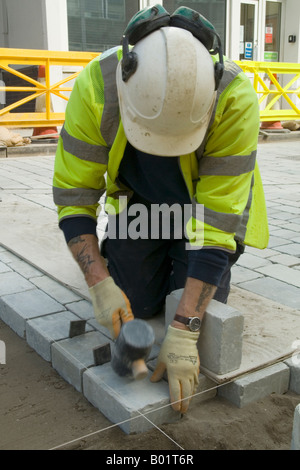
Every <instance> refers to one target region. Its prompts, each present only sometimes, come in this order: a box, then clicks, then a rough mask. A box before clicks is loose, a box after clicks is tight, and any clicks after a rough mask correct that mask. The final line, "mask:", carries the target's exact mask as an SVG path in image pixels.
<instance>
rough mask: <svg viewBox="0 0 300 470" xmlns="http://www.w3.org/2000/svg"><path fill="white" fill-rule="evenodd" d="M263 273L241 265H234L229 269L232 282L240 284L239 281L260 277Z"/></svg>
mask: <svg viewBox="0 0 300 470" xmlns="http://www.w3.org/2000/svg"><path fill="white" fill-rule="evenodd" d="M262 277H263V274H260V273H259V272H257V271H253V270H252V269H247V268H245V267H243V266H238V265H235V266H233V267H232V269H231V282H232V284H240V283H241V282H245V281H250V280H252V279H259V278H262Z"/></svg>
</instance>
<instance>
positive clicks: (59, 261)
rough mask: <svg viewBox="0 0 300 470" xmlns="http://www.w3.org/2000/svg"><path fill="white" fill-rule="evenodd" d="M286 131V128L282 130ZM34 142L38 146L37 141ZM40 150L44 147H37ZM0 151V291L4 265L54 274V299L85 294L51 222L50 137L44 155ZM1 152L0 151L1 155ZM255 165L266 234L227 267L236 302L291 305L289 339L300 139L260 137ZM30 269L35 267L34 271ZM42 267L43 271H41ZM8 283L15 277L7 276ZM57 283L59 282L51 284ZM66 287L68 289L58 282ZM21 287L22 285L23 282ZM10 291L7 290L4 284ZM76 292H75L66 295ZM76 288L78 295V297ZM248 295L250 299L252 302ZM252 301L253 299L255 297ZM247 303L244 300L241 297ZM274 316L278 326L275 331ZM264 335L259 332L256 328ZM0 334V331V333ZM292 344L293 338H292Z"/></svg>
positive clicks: (299, 264)
mask: <svg viewBox="0 0 300 470" xmlns="http://www.w3.org/2000/svg"><path fill="white" fill-rule="evenodd" d="M285 137H286V136H285ZM35 148H36V147H35ZM40 153H43V152H42V151H40ZM1 155H2V158H0V190H1V191H0V200H1V202H0V220H1V231H0V295H1V289H6V291H5V293H7V289H10V288H12V289H13V287H7V285H6V286H4V284H3V283H2V287H1V273H3V274H6V273H7V271H8V270H10V271H12V272H13V273H18V274H19V275H21V276H24V278H25V279H26V278H27V279H28V276H29V275H30V276H31V278H33V279H35V280H36V281H35V283H36V285H37V286H38V287H39V288H43V285H45V284H44V281H45V278H47V279H52V280H53V281H57V282H58V283H59V285H60V286H61V288H62V290H59V289H58V290H57V289H56V288H55V289H54V288H53V286H51V285H49V284H47V288H45V289H46V290H47V293H48V294H49V295H50V296H51V297H52V298H53V300H57V301H62V300H61V297H62V296H65V295H68V296H69V298H65V302H69V303H71V302H72V301H75V300H76V301H78V299H87V300H88V299H89V296H88V291H87V287H86V285H85V282H84V279H83V276H82V274H81V272H80V270H79V268H78V266H77V264H76V263H75V262H74V260H73V259H72V257H71V255H70V253H69V251H68V249H67V247H66V244H65V241H64V238H63V235H62V232H61V231H60V230H59V229H58V227H57V215H56V208H55V206H54V204H53V201H52V188H51V186H52V175H53V165H54V152H53V145H49V146H47V149H46V150H45V153H44V154H43V155H41V154H39V152H37V151H36V150H35V152H34V153H30V151H29V149H26V152H22V151H20V150H18V153H14V152H13V151H12V149H11V150H10V152H9V154H8V153H6V154H5V155H4V153H2V154H1ZM1 155H0V157H1ZM258 163H259V166H260V170H261V174H262V179H263V184H264V189H265V195H266V201H267V207H268V218H269V229H270V242H269V246H268V248H267V249H265V250H263V251H261V250H257V249H254V248H250V247H247V249H246V252H245V254H244V255H243V256H242V257H241V258H240V260H239V263H238V264H237V265H236V266H235V267H234V268H233V270H232V286H233V290H234V293H235V306H236V307H237V306H238V304H239V299H241V298H242V297H244V299H247V302H249V299H250V301H251V300H252V299H253V300H254V304H255V303H256V304H257V302H260V303H261V305H265V302H271V304H270V303H269V304H268V305H269V306H270V305H271V306H274V305H275V306H276V308H277V309H278V310H279V311H280V315H281V317H282V325H281V326H282V327H283V326H284V324H285V316H284V315H285V312H287V313H290V312H291V311H292V313H293V315H294V314H295V313H296V315H297V319H298V323H297V326H296V328H295V334H294V339H295V340H297V341H298V340H299V335H300V147H299V141H297V140H288V139H286V138H285V139H284V140H276V141H270V142H269V141H267V142H260V144H259V147H258ZM105 225H106V216H105V215H104V214H100V216H99V221H98V235H99V239H101V237H102V235H103V233H104V229H105ZM34 269H37V270H38V271H39V274H38V273H37V272H36V277H34ZM41 274H42V276H41ZM12 284H13V278H12V283H11V285H12ZM56 287H57V286H56ZM65 288H67V289H66V290H64V289H65ZM25 290H26V289H25ZM8 293H9V292H8ZM72 296H74V297H72ZM76 296H77V298H76ZM250 303H251V302H250ZM254 304H253V305H254ZM244 307H245V305H244ZM281 326H280V321H279V323H278V318H277V324H276V328H277V332H275V335H274V336H275V340H276V341H277V334H278V335H280V328H281ZM262 336H263V334H262ZM0 340H1V337H0ZM297 344H298V343H297Z"/></svg>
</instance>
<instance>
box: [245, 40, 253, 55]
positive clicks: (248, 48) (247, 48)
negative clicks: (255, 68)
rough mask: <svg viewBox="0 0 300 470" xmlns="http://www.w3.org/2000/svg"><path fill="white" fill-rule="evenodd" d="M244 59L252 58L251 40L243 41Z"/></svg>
mask: <svg viewBox="0 0 300 470" xmlns="http://www.w3.org/2000/svg"><path fill="white" fill-rule="evenodd" d="M245 59H252V42H246V43H245Z"/></svg>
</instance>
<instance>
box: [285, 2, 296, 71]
mask: <svg viewBox="0 0 300 470" xmlns="http://www.w3.org/2000/svg"><path fill="white" fill-rule="evenodd" d="M290 34H293V35H295V36H296V42H295V43H289V42H288V37H289V35H290ZM281 42H282V51H283V60H284V62H292V63H299V62H300V1H299V0H286V6H285V17H284V22H283V34H282V36H281Z"/></svg>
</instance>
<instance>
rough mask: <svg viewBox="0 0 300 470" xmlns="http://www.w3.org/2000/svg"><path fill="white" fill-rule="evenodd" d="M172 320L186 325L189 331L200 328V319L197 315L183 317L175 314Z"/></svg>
mask: <svg viewBox="0 0 300 470" xmlns="http://www.w3.org/2000/svg"><path fill="white" fill-rule="evenodd" d="M174 320H176V321H179V322H180V323H183V324H184V325H186V326H188V327H189V329H190V330H191V331H199V330H200V328H201V320H200V318H199V317H183V316H182V315H178V314H176V315H175V317H174Z"/></svg>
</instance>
